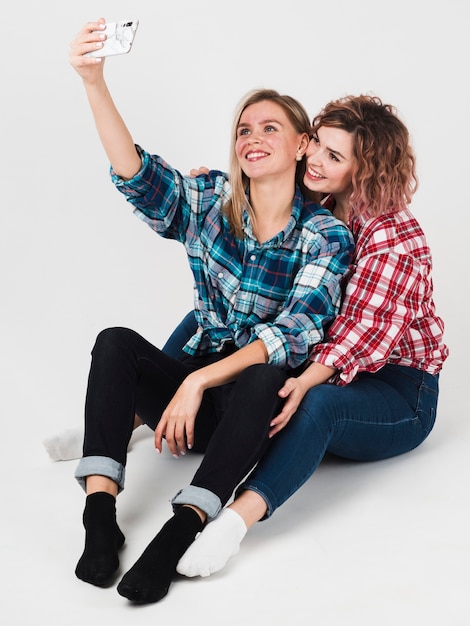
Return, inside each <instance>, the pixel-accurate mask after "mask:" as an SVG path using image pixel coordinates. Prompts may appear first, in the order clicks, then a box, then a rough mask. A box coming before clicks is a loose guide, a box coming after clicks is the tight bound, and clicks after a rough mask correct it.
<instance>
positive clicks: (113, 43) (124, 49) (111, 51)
mask: <svg viewBox="0 0 470 626" xmlns="http://www.w3.org/2000/svg"><path fill="white" fill-rule="evenodd" d="M138 25H139V20H122V21H120V22H109V23H106V28H105V29H104V30H103V31H101V30H100V31H99V32H104V33H105V35H106V39H105V41H104V45H103V47H102V48H100V49H99V50H92V51H91V52H87V53H86V54H85V55H84V56H88V57H97V58H101V57H109V56H113V55H115V54H127V53H128V52H130V50H131V48H132V43H133V41H134V37H135V33H136V30H137V26H138Z"/></svg>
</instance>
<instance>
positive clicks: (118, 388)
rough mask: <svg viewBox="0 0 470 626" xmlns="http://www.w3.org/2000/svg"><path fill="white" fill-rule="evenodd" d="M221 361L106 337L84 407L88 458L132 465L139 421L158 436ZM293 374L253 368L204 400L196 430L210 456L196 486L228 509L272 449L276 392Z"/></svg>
mask: <svg viewBox="0 0 470 626" xmlns="http://www.w3.org/2000/svg"><path fill="white" fill-rule="evenodd" d="M235 350H236V348H235V347H234V346H233V345H229V346H228V347H225V349H224V350H223V351H222V352H220V353H215V354H210V355H205V356H194V357H191V356H188V357H187V358H185V359H184V360H183V361H180V360H178V359H175V358H173V357H171V356H168V355H167V354H165V353H164V352H162V351H161V350H160V349H159V348H156V347H155V346H153V345H152V344H151V343H149V342H148V341H147V340H145V339H144V338H143V337H141V336H140V335H139V334H137V333H136V332H134V331H133V330H129V329H127V328H109V329H107V330H104V331H102V332H101V333H100V334H99V335H98V337H97V339H96V343H95V346H94V348H93V351H92V363H91V368H90V375H89V380H88V389H87V397H86V405H85V439H84V448H83V456H84V457H94V456H97V457H108V458H111V459H114V461H116V462H117V463H119V464H122V466H125V465H126V460H127V447H128V444H129V441H130V438H131V435H132V430H133V424H134V415H135V414H136V413H137V414H138V415H139V417H140V418H141V419H142V420H143V421H144V422H145V423H146V424H147V425H148V426H149V427H150V428H152V429H155V428H156V426H157V424H158V422H159V420H160V418H161V415H162V413H163V411H164V410H165V408H166V406H167V404H168V403H169V401H170V400H171V398H172V397H173V395H174V393H175V392H176V390H177V389H178V387H179V385H180V384H181V382H182V381H183V380H184V378H185V377H186V376H187V375H188V374H189V373H190V372H192V371H194V370H196V369H199V368H201V367H204V366H205V365H208V364H210V363H213V362H216V361H218V360H220V359H222V358H224V357H226V356H228V355H229V354H230V353H232V352H234V351H235ZM285 378H286V374H285V373H284V372H283V371H282V370H280V369H279V368H277V367H274V366H266V365H262V366H257V365H253V366H250V367H249V368H247V369H246V370H245V371H244V372H242V374H241V375H240V376H239V377H238V379H237V381H236V382H234V383H230V384H227V385H222V386H220V387H215V388H213V389H208V390H207V391H206V392H205V393H204V396H203V400H202V403H201V407H200V410H199V412H198V415H197V417H196V422H195V436H194V439H195V441H194V447H193V450H194V451H195V452H204V453H205V456H204V458H203V460H202V462H201V464H200V466H199V468H198V470H197V472H196V474H195V475H194V477H193V480H192V481H191V485H194V486H196V487H202V488H204V489H207V490H209V491H211V492H212V493H214V494H215V495H217V496H218V497H219V498H220V501H221V503H222V505H224V504H225V503H226V502H227V501H228V499H229V498H230V497H231V495H232V493H233V491H234V489H235V487H236V486H237V485H238V484H239V482H240V481H241V480H242V479H243V478H244V477H245V476H246V474H247V473H248V472H249V471H250V469H252V468H253V467H254V465H255V464H256V463H257V461H258V460H259V459H260V457H261V456H262V454H263V453H264V452H265V450H266V449H267V447H268V445H269V441H270V440H269V437H268V433H269V424H270V422H271V420H272V419H273V417H275V416H276V415H277V414H278V413H279V411H280V409H281V407H282V400H281V399H280V398H279V396H278V394H277V392H278V390H279V389H280V388H281V386H282V384H283V382H284V380H285Z"/></svg>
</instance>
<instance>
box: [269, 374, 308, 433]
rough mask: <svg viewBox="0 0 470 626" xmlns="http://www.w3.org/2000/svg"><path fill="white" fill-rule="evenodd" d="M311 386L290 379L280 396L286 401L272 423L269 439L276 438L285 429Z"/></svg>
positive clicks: (281, 390)
mask: <svg viewBox="0 0 470 626" xmlns="http://www.w3.org/2000/svg"><path fill="white" fill-rule="evenodd" d="M308 389H309V386H308V385H306V384H305V383H304V381H303V380H302V379H300V378H288V379H287V380H286V382H285V383H284V386H283V387H282V388H281V389H280V390H279V392H278V394H279V396H280V397H281V398H285V399H286V401H285V403H284V406H283V408H282V411H281V412H280V413H279V415H277V416H276V417H275V418H274V419H273V420H272V421H271V424H270V426H271V429H270V431H269V437H274V435H275V434H276V433H278V432H279V431H280V430H282V429H283V428H285V427H286V426H287V424H288V423H289V421H290V419H291V417H292V416H293V415H294V413H295V412H296V411H297V409H298V408H299V405H300V403H301V401H302V399H303V397H304V395H305V394H306V393H307V391H308Z"/></svg>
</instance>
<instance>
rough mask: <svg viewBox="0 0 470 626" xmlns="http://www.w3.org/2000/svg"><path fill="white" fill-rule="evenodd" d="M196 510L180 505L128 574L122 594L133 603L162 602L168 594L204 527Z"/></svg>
mask: <svg viewBox="0 0 470 626" xmlns="http://www.w3.org/2000/svg"><path fill="white" fill-rule="evenodd" d="M202 527H203V523H202V521H201V518H200V517H199V515H198V514H197V513H196V511H195V510H194V509H192V508H190V507H186V506H182V507H180V508H179V509H178V510H177V511H176V513H175V515H174V516H173V517H172V518H171V519H170V520H168V522H166V524H165V525H164V526H163V528H162V529H161V531H160V532H159V533H158V535H157V536H156V537H155V538H154V539H153V540H152V541H151V542H150V543H149V545H148V546H147V548H146V549H145V550H144V552H143V554H142V556H141V557H140V558H139V559H138V561H137V562H136V563H135V564H134V565H133V567H132V568H131V569H130V570H129V571H128V572H127V574H125V575H124V576H123V578H122V580H121V582H120V583H119V585H118V588H117V590H118V593H120V594H121V596H124V597H125V598H128V599H129V600H132V601H133V602H136V603H139V604H145V603H148V602H158V601H159V600H161V599H162V598H163V597H164V596H166V594H167V593H168V589H169V587H170V584H171V581H172V579H173V576H174V575H175V573H176V566H177V564H178V561H179V560H180V558H181V557H182V556H183V554H184V553H185V552H186V550H187V548H188V546H189V545H190V544H191V543H192V542H193V541H194V538H195V537H196V535H197V533H198V532H200V531H201V530H202Z"/></svg>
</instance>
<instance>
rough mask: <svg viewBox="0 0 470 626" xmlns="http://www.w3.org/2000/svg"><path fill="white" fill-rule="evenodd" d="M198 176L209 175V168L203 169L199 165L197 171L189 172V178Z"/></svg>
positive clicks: (203, 167)
mask: <svg viewBox="0 0 470 626" xmlns="http://www.w3.org/2000/svg"><path fill="white" fill-rule="evenodd" d="M200 174H209V168H207V167H205V166H204V165H201V167H200V168H199V169H197V170H191V171H190V172H189V175H190V176H191V178H196V176H199V175H200Z"/></svg>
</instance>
